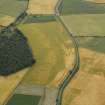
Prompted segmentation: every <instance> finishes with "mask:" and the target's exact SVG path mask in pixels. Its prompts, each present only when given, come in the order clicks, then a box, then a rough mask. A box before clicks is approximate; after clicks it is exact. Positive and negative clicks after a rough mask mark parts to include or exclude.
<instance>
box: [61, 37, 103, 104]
mask: <svg viewBox="0 0 105 105" xmlns="http://www.w3.org/2000/svg"><path fill="white" fill-rule="evenodd" d="M76 39H77V41H78V43H79V51H80V59H81V63H80V65H81V66H80V70H79V72H78V73H77V75H76V76H75V77H74V78H73V80H72V81H71V82H70V84H69V85H68V86H67V88H66V89H65V92H64V95H63V104H62V105H104V103H105V100H104V97H105V47H103V45H104V44H105V38H103V37H100V38H95V37H78V38H76Z"/></svg>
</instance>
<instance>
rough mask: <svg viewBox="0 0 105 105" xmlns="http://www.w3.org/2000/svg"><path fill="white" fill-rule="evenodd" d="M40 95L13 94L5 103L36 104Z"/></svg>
mask: <svg viewBox="0 0 105 105" xmlns="http://www.w3.org/2000/svg"><path fill="white" fill-rule="evenodd" d="M39 101H40V96H32V95H24V94H14V95H13V97H12V98H11V99H10V101H9V102H8V103H7V104H6V105H38V103H39Z"/></svg>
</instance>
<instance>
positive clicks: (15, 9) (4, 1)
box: [0, 0, 28, 17]
mask: <svg viewBox="0 0 105 105" xmlns="http://www.w3.org/2000/svg"><path fill="white" fill-rule="evenodd" d="M27 4H28V0H0V14H5V15H9V16H13V17H17V16H19V15H20V14H21V13H22V12H23V11H24V10H25V9H26V7H27Z"/></svg>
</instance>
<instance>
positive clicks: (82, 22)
mask: <svg viewBox="0 0 105 105" xmlns="http://www.w3.org/2000/svg"><path fill="white" fill-rule="evenodd" d="M60 11H61V14H62V16H61V17H62V19H63V21H64V22H65V24H66V25H67V26H68V28H69V29H70V31H72V32H73V33H74V35H78V36H80V35H81V36H104V35H105V29H104V27H105V21H104V19H105V3H95V2H91V1H88V0H64V2H63V3H62V6H61V7H60Z"/></svg>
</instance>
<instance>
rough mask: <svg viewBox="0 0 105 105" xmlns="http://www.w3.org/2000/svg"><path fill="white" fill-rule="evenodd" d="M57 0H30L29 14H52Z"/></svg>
mask: <svg viewBox="0 0 105 105" xmlns="http://www.w3.org/2000/svg"><path fill="white" fill-rule="evenodd" d="M57 1H58V0H30V2H29V7H28V8H29V9H28V11H27V12H28V13H29V14H54V8H55V6H56V4H57Z"/></svg>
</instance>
